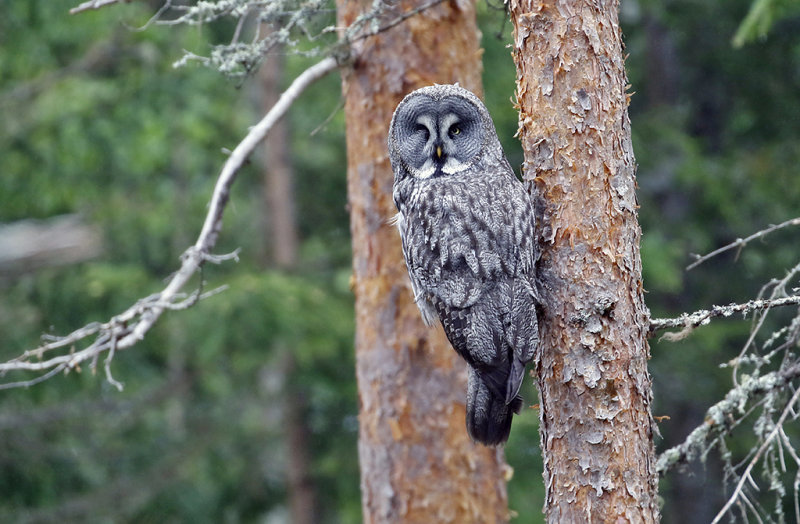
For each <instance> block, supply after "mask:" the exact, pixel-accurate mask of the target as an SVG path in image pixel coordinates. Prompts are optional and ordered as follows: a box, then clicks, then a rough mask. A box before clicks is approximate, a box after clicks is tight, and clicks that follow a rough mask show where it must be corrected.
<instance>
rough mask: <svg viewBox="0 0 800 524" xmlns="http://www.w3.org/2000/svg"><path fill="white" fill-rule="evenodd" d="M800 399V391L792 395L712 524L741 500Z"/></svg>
mask: <svg viewBox="0 0 800 524" xmlns="http://www.w3.org/2000/svg"><path fill="white" fill-rule="evenodd" d="M799 398H800V389H798V390H797V391H795V392H794V395H792V398H791V399H790V400H789V402H788V404H786V408H784V410H783V413H781V416H780V418H779V419H778V421H777V422H776V423H775V427H774V428H773V429H772V431H770V433H769V435H768V436H767V438H766V439H764V442H763V443H762V444H761V446H760V447H759V448H758V451H757V452H756V454H755V456H753V458H752V459H751V460H750V463H749V464H747V468H746V469H745V470H744V473H742V475H741V478H740V479H739V483H738V484H736V489H734V490H733V494H731V496H730V498H729V499H728V502H727V503H726V504H725V505H724V506H723V507H722V509H721V510H719V513H717V516H716V517H714V520H712V521H711V524H716V523H717V522H719V521H720V520H721V519H722V517H724V516H725V514H726V513H727V512H728V510H729V509H730V508H731V506H732V505H733V504H734V503H736V502H737V499H739V496H740V495H741V493H742V488H743V486H744V483H745V481H746V480H750V481H751V482H752V479H751V478H750V473H751V472H752V471H753V468H754V467H755V465H756V463H757V462H758V459H759V458H760V457H761V455H762V454H763V453H764V451H765V450H766V449H767V447H769V445H770V444H771V443H772V440H773V439H774V438H775V437H776V436H777V435H778V432H779V431H780V429H781V428H782V427H783V422H784V421H785V420H786V417H788V416H789V413H791V410H792V406H794V404H795V403H796V402H797V400H798V399H799Z"/></svg>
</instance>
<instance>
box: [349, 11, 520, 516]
mask: <svg viewBox="0 0 800 524" xmlns="http://www.w3.org/2000/svg"><path fill="white" fill-rule="evenodd" d="M426 3H427V2H424V1H419V0H403V1H401V2H398V3H397V4H394V5H392V6H391V7H388V4H386V9H387V12H386V13H384V15H383V17H382V19H383V20H384V21H390V20H393V19H396V18H397V16H399V15H401V14H402V13H405V12H408V11H410V10H412V9H415V8H418V7H419V6H422V5H425V4H426ZM371 6H372V2H371V1H369V0H353V1H350V0H339V2H338V9H339V25H340V26H342V27H346V26H348V25H350V24H351V23H352V22H353V21H354V20H355V19H356V17H358V16H359V15H361V14H363V13H366V12H368V11H369V9H370V8H371ZM478 37H479V34H478V30H477V27H476V24H475V9H474V4H472V3H471V2H443V3H441V4H439V5H437V6H436V7H432V8H430V9H426V10H425V11H424V12H422V13H421V14H419V15H415V16H412V17H409V18H408V20H406V21H404V22H403V23H401V24H398V25H397V26H395V27H393V28H392V29H389V30H387V31H384V32H381V33H379V34H376V35H375V36H370V37H368V38H365V39H361V40H358V39H356V40H355V42H354V44H353V50H352V53H353V58H354V62H353V66H352V68H351V69H349V70H345V71H344V72H343V93H344V96H345V115H346V123H347V155H348V191H349V207H350V215H351V230H352V238H353V287H354V292H355V297H356V360H357V363H356V368H357V369H356V371H357V377H358V387H359V398H360V402H361V409H360V415H359V428H360V434H359V460H360V466H361V486H362V507H363V512H364V522H367V523H377V522H379V523H391V522H419V523H426V524H427V523H431V522H437V523H445V522H504V521H506V520H507V518H508V509H507V502H506V487H505V481H504V476H505V472H506V466H505V463H504V461H503V454H502V450H499V449H493V448H486V447H483V446H479V445H476V444H473V443H472V442H471V441H470V439H469V437H468V436H467V432H466V429H465V425H464V412H465V408H464V402H465V394H466V372H465V364H464V363H463V362H462V361H461V360H460V358H459V357H458V355H457V354H456V353H455V351H453V349H452V348H451V347H450V346H449V344H448V342H447V340H446V339H445V337H444V334H443V332H442V330H441V328H437V329H434V328H428V327H425V326H424V325H423V323H422V320H421V318H420V314H419V311H418V310H417V307H416V305H415V304H414V302H413V299H412V298H413V297H412V293H411V289H410V282H409V280H408V276H407V273H406V268H405V263H404V262H403V256H402V253H401V249H400V238H399V235H398V234H397V231H396V230H395V228H394V227H392V226H390V225H389V223H388V221H389V219H390V218H391V217H392V216H394V214H395V213H396V209H395V208H394V204H393V202H392V181H393V177H392V171H391V167H390V165H389V159H388V153H387V149H386V148H387V146H386V139H387V133H388V128H389V122H390V120H391V116H392V113H393V112H394V109H395V107H396V106H397V104H398V103H399V102H400V100H401V99H402V98H403V96H404V95H405V94H407V93H408V92H410V91H412V90H414V89H416V88H418V87H422V86H425V85H429V84H432V83H452V82H460V84H461V85H462V86H464V87H466V88H468V89H471V90H473V91H477V92H480V90H481V88H480V72H481V65H480V56H481V50H480V49H479V47H478V46H479V43H478V42H479V38H478Z"/></svg>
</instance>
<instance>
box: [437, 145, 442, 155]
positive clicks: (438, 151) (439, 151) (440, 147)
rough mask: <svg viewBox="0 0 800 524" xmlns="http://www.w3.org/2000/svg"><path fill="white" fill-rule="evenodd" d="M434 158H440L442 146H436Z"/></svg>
mask: <svg viewBox="0 0 800 524" xmlns="http://www.w3.org/2000/svg"><path fill="white" fill-rule="evenodd" d="M436 158H442V146H436Z"/></svg>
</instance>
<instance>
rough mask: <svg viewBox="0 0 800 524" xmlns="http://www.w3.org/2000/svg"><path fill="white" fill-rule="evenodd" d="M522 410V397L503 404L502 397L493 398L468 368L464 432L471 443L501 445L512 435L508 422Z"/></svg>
mask: <svg viewBox="0 0 800 524" xmlns="http://www.w3.org/2000/svg"><path fill="white" fill-rule="evenodd" d="M521 409H522V397H521V396H519V395H516V396H515V397H514V398H513V399H512V400H511V402H509V403H508V404H506V401H505V397H503V396H499V395H496V394H494V393H493V392H492V391H491V390H490V389H489V387H488V386H487V385H486V383H485V382H484V381H483V379H481V377H480V375H478V373H477V372H476V371H475V370H474V369H472V367H471V366H470V367H469V383H468V388H467V432H468V433H469V436H470V437H472V440H474V441H476V442H480V443H481V444H485V445H487V446H496V445H497V444H502V443H503V442H505V441H506V440H508V435H509V433H510V432H511V418H512V417H513V416H514V414H515V413H519V412H520V410H521Z"/></svg>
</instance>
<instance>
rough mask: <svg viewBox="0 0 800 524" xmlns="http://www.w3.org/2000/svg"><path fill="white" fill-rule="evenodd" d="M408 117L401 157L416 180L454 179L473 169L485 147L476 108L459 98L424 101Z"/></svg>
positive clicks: (421, 100)
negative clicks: (458, 174)
mask: <svg viewBox="0 0 800 524" xmlns="http://www.w3.org/2000/svg"><path fill="white" fill-rule="evenodd" d="M414 109H415V110H413V109H412V110H411V111H409V113H408V114H407V115H406V119H405V125H404V126H402V129H404V131H405V132H404V133H403V134H404V135H406V136H404V137H402V138H403V140H401V143H402V144H404V145H405V146H407V147H404V148H403V151H402V157H403V160H404V162H405V164H406V166H407V167H408V168H409V171H411V174H412V175H413V176H414V177H416V178H422V179H427V178H431V177H434V176H442V175H454V174H456V173H459V172H461V171H464V170H465V169H467V168H468V167H469V166H470V165H472V163H473V161H474V159H475V157H476V156H477V155H478V153H479V152H480V150H481V148H482V146H483V129H482V126H481V124H480V114H479V113H478V110H477V108H476V107H474V106H473V105H472V104H471V103H469V102H468V101H466V100H464V99H462V98H458V97H447V98H445V99H443V100H440V101H434V100H433V99H430V98H428V97H421V99H420V100H419V103H418V104H416V106H415V107H414Z"/></svg>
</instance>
